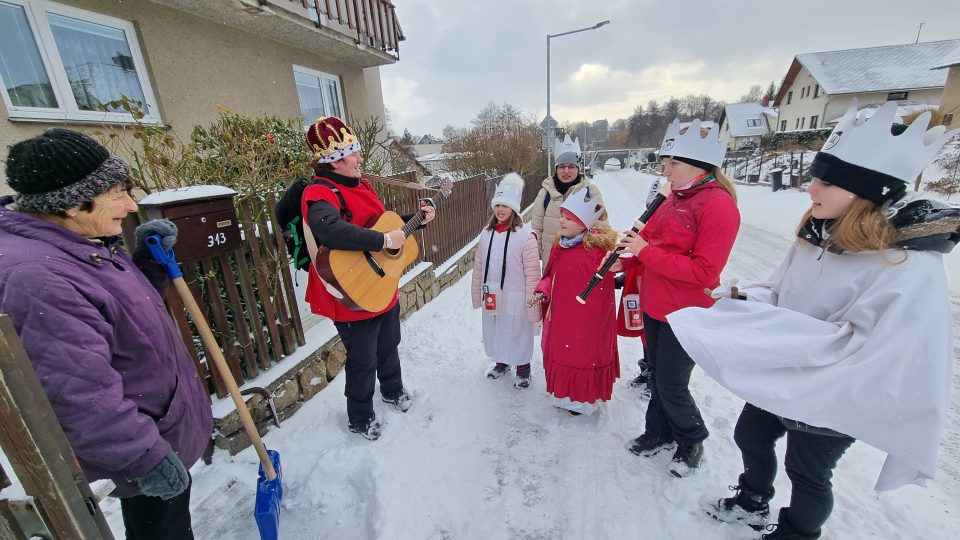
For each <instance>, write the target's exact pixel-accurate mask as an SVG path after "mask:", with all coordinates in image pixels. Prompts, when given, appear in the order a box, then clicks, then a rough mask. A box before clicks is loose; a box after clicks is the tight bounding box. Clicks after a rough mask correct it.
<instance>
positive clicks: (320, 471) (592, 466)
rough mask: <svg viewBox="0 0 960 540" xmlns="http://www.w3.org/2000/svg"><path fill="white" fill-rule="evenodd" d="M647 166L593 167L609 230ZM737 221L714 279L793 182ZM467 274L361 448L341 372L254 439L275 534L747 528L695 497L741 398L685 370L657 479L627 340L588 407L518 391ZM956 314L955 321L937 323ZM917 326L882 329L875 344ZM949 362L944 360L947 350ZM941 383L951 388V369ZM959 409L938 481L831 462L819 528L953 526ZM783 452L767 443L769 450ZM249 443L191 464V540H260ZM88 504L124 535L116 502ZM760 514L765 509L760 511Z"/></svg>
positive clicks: (663, 533)
mask: <svg viewBox="0 0 960 540" xmlns="http://www.w3.org/2000/svg"><path fill="white" fill-rule="evenodd" d="M651 179H652V178H651V177H650V176H647V175H644V174H642V173H637V172H634V171H632V170H629V169H627V170H621V171H615V172H607V173H600V172H598V174H597V175H596V177H595V178H594V182H595V183H596V184H597V185H599V186H600V188H601V190H602V192H603V194H604V199H605V200H606V201H607V203H608V204H609V206H610V214H611V217H612V220H613V223H614V225H615V226H616V227H617V228H619V229H621V230H622V229H626V228H629V226H630V225H631V223H632V221H633V220H634V219H636V217H638V216H639V214H640V213H641V208H640V205H641V204H642V202H641V201H643V200H644V198H645V196H646V193H647V188H648V186H649V183H650V181H651ZM739 194H740V208H741V212H742V215H743V226H742V228H741V231H740V235H739V237H738V240H737V243H736V246H735V248H734V252H733V255H732V257H731V260H730V263H729V264H728V266H727V269H726V271H725V272H724V275H725V277H737V278H739V279H740V280H741V282H749V281H751V280H756V279H763V278H765V277H767V275H768V274H769V273H770V271H771V270H772V269H773V268H774V266H775V265H776V264H778V263H779V261H780V260H781V259H782V257H783V255H784V253H785V252H786V250H787V247H788V246H789V244H790V242H791V241H792V236H793V230H794V227H795V225H796V222H797V220H798V218H799V217H800V215H801V214H802V213H803V211H804V210H805V209H806V208H807V206H808V204H809V198H808V197H807V195H806V194H805V193H802V192H799V191H795V190H784V191H780V192H777V193H771V192H770V189H769V187H764V186H739ZM947 264H948V268H949V270H948V272H949V274H950V275H951V298H952V301H953V306H954V320H955V321H957V320H960V300H958V298H960V250H958V252H955V253H953V254H952V255H950V256H949V257H948V258H947ZM469 281H470V280H469V279H468V278H465V279H462V280H461V281H460V282H459V283H457V284H456V285H455V286H454V287H452V288H450V289H448V290H447V291H445V292H443V293H442V294H441V295H440V296H439V297H438V298H437V299H435V300H434V301H433V302H431V303H430V304H429V305H427V306H426V307H425V308H424V309H422V310H421V311H419V312H417V313H416V314H414V315H413V316H411V317H410V319H409V320H407V321H405V322H404V323H403V343H402V344H401V347H400V354H401V358H402V361H403V366H404V380H405V383H406V385H407V388H408V390H410V391H412V393H413V397H414V400H415V403H414V406H413V408H412V409H411V410H410V411H409V412H407V413H406V414H403V413H400V412H397V411H395V410H393V409H391V408H388V407H387V406H385V404H383V403H380V402H379V401H377V402H376V404H375V407H376V410H377V414H378V417H379V418H380V420H381V422H382V423H383V425H384V435H383V437H382V438H381V439H380V440H379V441H376V442H369V441H366V440H365V439H362V438H361V437H359V436H357V435H356V434H351V433H348V432H347V429H346V423H347V420H346V411H345V403H344V397H343V384H344V383H343V375H342V374H341V375H340V376H338V377H337V378H336V379H335V380H334V381H333V382H332V383H331V384H330V387H329V388H327V389H326V390H324V391H323V392H321V393H320V394H319V395H318V396H316V397H314V398H313V399H312V400H310V401H309V402H307V403H306V404H305V405H304V406H303V408H302V409H300V411H299V412H297V414H296V415H295V416H294V417H293V418H291V419H290V420H287V421H285V422H284V423H283V426H282V427H281V428H274V429H271V431H270V432H269V433H268V434H267V436H266V437H265V441H266V443H267V445H268V446H269V447H271V448H273V449H276V450H278V451H279V452H280V455H281V459H282V463H283V475H284V478H283V483H284V500H283V505H282V515H281V537H282V538H284V539H291V540H292V539H320V538H337V539H339V538H351V539H364V538H389V539H394V538H398V539H406V538H410V539H435V540H440V539H474V538H476V539H481V538H482V539H507V538H530V539H540V538H543V539H546V538H550V539H554V538H570V539H581V538H589V539H604V538H617V539H620V538H658V539H659V538H675V539H687V538H689V539H698V540H699V539H704V538H725V539H746V538H755V537H756V536H757V534H756V533H753V532H752V531H750V530H749V529H743V528H740V527H734V526H729V525H722V524H720V523H718V522H716V521H714V520H712V519H710V518H708V517H706V516H705V515H703V514H702V513H701V512H700V510H699V509H698V507H697V499H698V498H699V497H701V496H702V495H710V496H714V497H720V496H725V495H726V494H727V493H729V492H728V491H727V486H728V485H730V484H734V483H736V479H737V475H738V474H739V472H740V470H741V464H740V459H739V453H738V451H737V448H736V446H735V445H734V443H733V441H732V431H733V425H734V423H735V421H736V418H737V415H738V413H739V410H740V408H741V407H742V405H743V402H742V401H741V400H739V399H738V398H736V397H735V396H733V395H731V394H730V393H729V392H727V391H726V390H724V389H723V388H722V387H720V386H719V385H718V384H716V383H715V382H713V381H712V380H711V379H709V378H708V377H707V376H706V375H704V374H703V372H702V371H700V370H695V371H694V375H693V380H692V382H691V387H692V391H693V393H694V395H695V397H696V399H697V402H698V403H699V405H700V408H701V410H702V412H703V414H704V417H705V419H706V421H707V425H708V426H709V428H710V430H711V437H710V438H709V439H708V440H707V441H706V443H705V446H706V454H705V456H706V457H705V464H704V467H703V469H702V470H701V471H700V472H699V473H698V474H697V475H695V476H693V477H690V478H685V479H676V478H673V477H672V476H670V475H669V474H668V472H667V468H666V467H667V463H668V461H669V459H670V455H669V454H661V455H658V456H656V457H654V458H641V457H636V456H634V455H633V454H631V453H629V452H628V451H627V450H626V446H627V442H628V441H629V440H630V439H632V438H633V437H636V436H637V435H639V434H640V433H641V431H642V430H643V418H644V410H645V408H646V402H645V401H643V400H642V399H641V398H640V396H639V395H638V394H637V392H636V391H635V390H632V389H630V388H629V387H628V386H627V382H628V381H629V379H630V377H631V376H632V375H633V373H634V371H635V369H636V359H637V358H638V356H639V355H640V351H641V349H640V343H639V341H638V340H635V339H633V340H632V339H624V338H621V339H620V354H621V362H622V374H623V377H622V379H621V380H620V381H618V382H617V384H616V386H615V389H614V395H613V399H612V401H611V402H610V403H609V404H608V405H607V407H606V409H605V411H603V412H602V413H601V414H597V415H594V416H590V417H582V416H581V417H571V416H569V415H566V414H564V413H561V412H559V411H557V410H556V409H554V408H553V407H552V406H551V405H550V400H549V398H548V396H547V394H546V392H545V391H544V381H543V370H542V363H541V357H540V355H539V353H537V354H536V355H535V357H534V362H533V384H532V385H531V387H530V388H529V389H527V390H523V391H519V390H516V389H514V388H513V386H512V384H511V383H512V380H511V378H509V377H505V378H501V379H500V380H496V381H493V380H488V379H486V378H484V375H483V372H484V370H485V369H486V367H487V359H486V358H485V356H484V354H483V348H482V344H481V342H480V313H479V311H474V310H472V309H471V307H470V300H469V287H468V285H469ZM957 327H960V324H956V323H955V324H954V328H955V329H956V328H957ZM908 338H910V339H922V336H913V337H908V336H891V339H908ZM955 360H956V357H955ZM955 371H956V372H955V374H954V388H957V387H958V386H960V370H955ZM958 443H960V408H958V405H957V400H956V395H954V402H953V406H952V408H951V414H950V418H949V421H948V425H947V431H946V433H945V435H944V438H943V443H942V451H941V456H940V457H941V461H940V467H939V470H938V474H937V478H936V480H934V481H933V482H931V483H930V485H929V486H928V487H926V488H921V487H914V486H909V487H905V488H901V489H900V490H898V491H895V492H892V493H884V494H882V495H879V496H878V495H877V494H876V493H875V492H874V491H873V490H872V487H873V484H874V480H875V479H876V474H877V472H878V471H879V469H880V466H881V463H882V461H883V458H884V455H883V454H882V453H881V452H879V451H877V450H874V449H873V448H870V447H869V446H867V445H865V444H862V443H857V444H855V445H854V446H853V447H852V448H851V450H850V451H849V452H848V453H847V455H846V456H845V457H844V458H843V459H842V460H841V461H840V465H839V468H838V470H837V474H836V477H835V493H836V508H835V510H834V514H833V517H832V518H831V520H830V522H829V523H828V524H827V526H826V528H825V530H824V538H833V539H836V538H843V539H848V538H899V539H913V538H943V539H947V538H955V537H956V535H957V534H958V533H957V531H960V505H958V503H957V498H958V496H960V454H958ZM780 450H781V455H782V446H781V448H780ZM256 471H257V464H256V454H255V453H254V452H253V450H252V449H247V450H245V451H243V452H241V453H240V454H238V455H237V456H233V457H231V456H230V455H228V454H227V453H226V452H224V451H217V453H216V454H215V456H214V463H213V465H212V466H204V465H202V464H201V465H197V466H196V467H194V469H193V471H192V472H193V478H194V486H193V496H192V506H193V519H194V525H195V530H196V535H197V538H200V539H207V538H214V539H238V540H240V539H251V540H253V539H256V538H259V536H258V534H257V530H256V526H255V524H254V521H253V517H252V509H253V498H254V486H255V482H256V475H257V473H256ZM776 487H777V495H776V497H775V498H774V501H773V505H772V506H773V507H774V508H776V507H779V506H782V505H786V504H787V503H788V499H789V491H790V490H789V483H788V481H787V479H786V476H785V474H783V473H782V470H781V474H780V476H779V478H778V480H777V485H776ZM104 506H105V511H106V512H107V514H108V518H109V520H110V522H111V525H112V526H114V527H115V530H116V531H117V536H118V537H119V538H122V537H123V534H122V523H121V520H120V516H119V505H118V503H117V501H116V500H114V499H110V500H108V501H107V502H105V503H104ZM774 512H775V510H774Z"/></svg>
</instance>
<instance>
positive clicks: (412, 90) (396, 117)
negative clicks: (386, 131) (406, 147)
mask: <svg viewBox="0 0 960 540" xmlns="http://www.w3.org/2000/svg"><path fill="white" fill-rule="evenodd" d="M383 96H384V104H385V105H386V107H387V109H388V110H389V111H390V121H391V123H392V124H393V126H392V127H393V128H394V129H395V130H397V131H401V132H402V131H403V126H406V125H409V124H411V123H414V122H416V121H417V120H419V119H422V118H424V117H425V116H428V115H429V114H430V109H429V107H428V106H427V100H426V99H424V97H423V95H422V94H421V92H420V83H418V82H417V81H414V80H411V79H407V78H404V77H390V78H384V79H383Z"/></svg>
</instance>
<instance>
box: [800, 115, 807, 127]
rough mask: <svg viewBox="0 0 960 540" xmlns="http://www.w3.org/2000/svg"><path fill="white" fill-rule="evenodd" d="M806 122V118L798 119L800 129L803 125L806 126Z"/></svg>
mask: <svg viewBox="0 0 960 540" xmlns="http://www.w3.org/2000/svg"><path fill="white" fill-rule="evenodd" d="M806 122H807V119H806V117H804V118H801V119H800V129H803V128H804V124H806Z"/></svg>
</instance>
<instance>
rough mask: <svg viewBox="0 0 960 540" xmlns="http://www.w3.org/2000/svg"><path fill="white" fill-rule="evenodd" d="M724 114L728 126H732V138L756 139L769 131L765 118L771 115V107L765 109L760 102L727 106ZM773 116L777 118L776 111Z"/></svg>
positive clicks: (724, 108)
mask: <svg viewBox="0 0 960 540" xmlns="http://www.w3.org/2000/svg"><path fill="white" fill-rule="evenodd" d="M723 114H724V116H726V118H727V125H729V126H730V136H731V137H755V136H757V135H765V134H766V133H767V132H768V131H769V130H768V128H767V119H766V118H764V117H763V116H764V115H769V114H771V112H770V107H764V106H763V105H761V104H760V103H758V102H755V101H754V102H750V101H746V102H743V103H731V104H729V105H725V106H724V107H723ZM772 114H773V115H774V116H776V112H775V111H774V112H773V113H772ZM722 122H723V121H722V120H721V123H722Z"/></svg>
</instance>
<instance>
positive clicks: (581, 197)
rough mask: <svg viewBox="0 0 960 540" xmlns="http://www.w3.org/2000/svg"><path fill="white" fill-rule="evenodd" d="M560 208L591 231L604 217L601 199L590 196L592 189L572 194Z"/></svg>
mask: <svg viewBox="0 0 960 540" xmlns="http://www.w3.org/2000/svg"><path fill="white" fill-rule="evenodd" d="M560 208H566V209H567V210H569V211H570V212H571V213H572V214H573V215H575V216H577V219H579V220H580V221H582V222H583V224H584V225H586V227H587V228H588V229H589V228H590V227H593V225H594V224H595V223H596V222H597V221H599V220H600V216H601V215H603V205H602V204H601V203H600V197H598V196H596V195H594V196H592V197H591V196H590V188H583V189H581V190H580V191H577V192H574V193H571V194H570V196H569V197H567V200H565V201H563V204H561V205H560Z"/></svg>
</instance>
